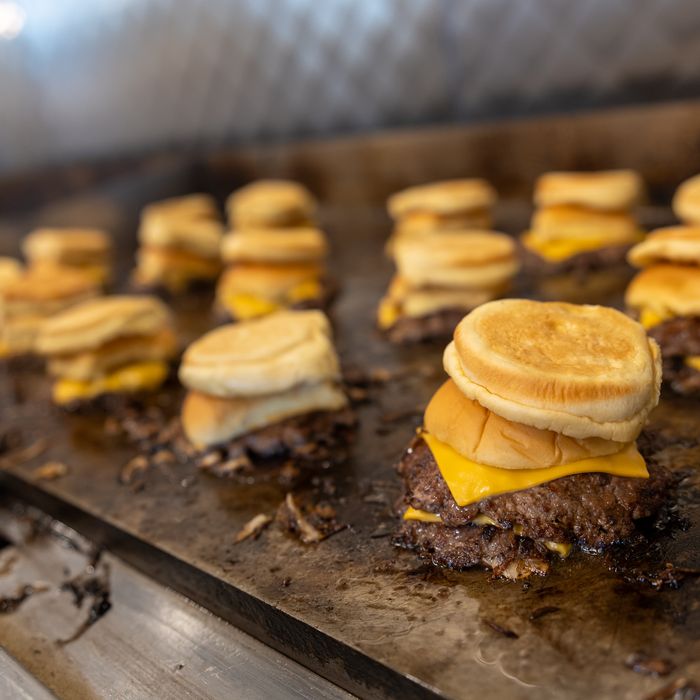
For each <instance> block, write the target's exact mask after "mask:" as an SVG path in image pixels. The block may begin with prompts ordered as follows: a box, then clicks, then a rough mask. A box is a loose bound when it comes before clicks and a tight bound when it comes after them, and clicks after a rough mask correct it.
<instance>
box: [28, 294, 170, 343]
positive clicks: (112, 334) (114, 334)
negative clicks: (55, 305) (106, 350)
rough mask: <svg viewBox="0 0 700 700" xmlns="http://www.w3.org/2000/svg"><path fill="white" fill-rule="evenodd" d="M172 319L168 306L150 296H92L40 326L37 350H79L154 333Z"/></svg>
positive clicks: (168, 323) (167, 324) (168, 324)
mask: <svg viewBox="0 0 700 700" xmlns="http://www.w3.org/2000/svg"><path fill="white" fill-rule="evenodd" d="M171 322H172V319H171V315H170V310H169V309H168V307H167V306H166V305H165V304H164V303H163V302H162V301H160V299H157V298H156V297H151V296H109V297H102V298H100V299H91V300H90V301H86V302H84V303H82V304H78V305H76V306H73V307H71V308H70V309H68V310H67V311H64V312H63V313H60V314H58V315H57V316H54V317H53V318H51V319H50V320H48V321H47V322H46V323H45V324H44V325H43V326H42V328H41V333H40V334H39V337H38V338H37V348H36V349H37V352H39V353H41V354H42V355H61V354H67V353H77V352H81V351H83V350H89V349H92V348H98V347H100V346H101V345H104V344H105V343H108V342H109V341H110V340H113V339H115V338H122V337H129V336H134V335H136V336H139V335H154V334H155V333H157V332H159V331H160V330H161V329H163V328H166V327H168V326H170V324H171Z"/></svg>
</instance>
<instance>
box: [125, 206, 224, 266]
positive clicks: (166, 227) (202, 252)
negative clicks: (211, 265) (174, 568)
mask: <svg viewBox="0 0 700 700" xmlns="http://www.w3.org/2000/svg"><path fill="white" fill-rule="evenodd" d="M223 235H224V225H223V224H222V223H221V222H220V221H216V220H214V219H184V218H175V217H170V216H151V217H148V218H147V219H144V221H143V222H142V224H141V227H140V229H139V242H140V243H141V245H143V246H145V247H146V248H152V249H161V250H162V249H170V248H174V249H175V250H176V251H186V252H188V253H193V254H194V255H196V256H198V257H201V258H206V259H209V260H218V259H219V249H220V248H221V239H222V238H223Z"/></svg>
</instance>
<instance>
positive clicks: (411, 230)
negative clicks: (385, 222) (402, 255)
mask: <svg viewBox="0 0 700 700" xmlns="http://www.w3.org/2000/svg"><path fill="white" fill-rule="evenodd" d="M491 224H492V217H491V212H490V211H489V210H488V209H473V210H470V211H460V212H457V213H456V214H436V213H435V212H428V211H416V212H410V213H408V214H406V215H405V216H402V217H401V219H399V220H398V221H397V222H396V228H395V233H396V235H399V236H401V235H407V236H411V235H416V236H419V235H421V234H424V233H432V232H433V231H450V230H454V229H458V230H465V229H472V230H474V229H475V230H477V231H484V230H488V229H490V228H491Z"/></svg>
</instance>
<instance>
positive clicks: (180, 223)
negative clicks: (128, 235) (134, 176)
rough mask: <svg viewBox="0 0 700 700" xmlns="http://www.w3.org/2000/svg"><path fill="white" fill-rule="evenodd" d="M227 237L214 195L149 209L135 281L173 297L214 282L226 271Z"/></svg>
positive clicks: (181, 199)
mask: <svg viewBox="0 0 700 700" xmlns="http://www.w3.org/2000/svg"><path fill="white" fill-rule="evenodd" d="M223 232H224V227H223V224H222V223H221V221H220V219H219V213H218V210H217V208H216V203H215V202H214V200H213V199H212V198H211V197H209V196H208V195H204V194H193V195H188V196H186V197H178V198H175V199H167V200H165V201H162V202H156V203H154V204H151V205H149V206H147V207H146V208H145V209H144V210H143V212H142V214H141V225H140V227H139V235H138V237H139V250H138V252H137V254H136V270H135V271H134V282H135V283H136V285H137V286H139V287H143V288H147V289H164V290H165V291H167V292H169V293H171V294H181V293H182V292H185V291H186V290H188V289H189V288H191V287H192V286H193V285H194V284H197V283H209V282H213V281H214V280H215V279H216V277H217V276H218V274H219V272H220V270H221V259H220V257H219V248H220V246H221V238H222V236H223Z"/></svg>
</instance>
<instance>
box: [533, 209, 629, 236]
mask: <svg viewBox="0 0 700 700" xmlns="http://www.w3.org/2000/svg"><path fill="white" fill-rule="evenodd" d="M531 230H532V231H533V232H534V233H535V234H536V236H537V238H538V239H539V240H541V241H558V240H562V239H574V240H588V239H591V238H592V239H595V240H598V239H600V238H603V239H604V240H605V241H609V242H610V243H611V244H615V243H624V242H627V241H630V240H634V239H635V238H636V236H637V235H638V232H639V226H638V224H637V222H636V221H635V219H634V217H633V216H632V215H631V214H629V213H627V212H619V211H615V212H613V211H600V210H595V209H587V208H585V207H580V206H574V205H571V204H557V205H554V206H547V207H541V208H540V209H537V210H536V211H535V213H534V214H533V215H532V226H531Z"/></svg>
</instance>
